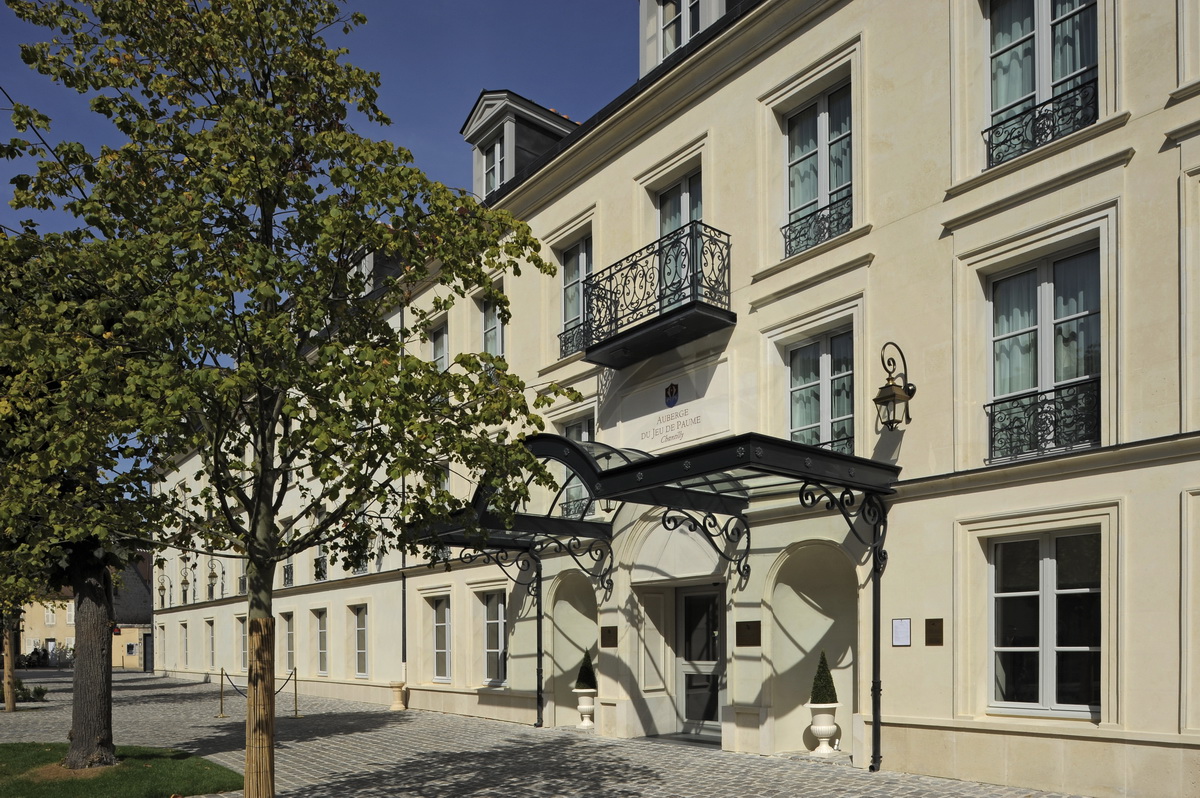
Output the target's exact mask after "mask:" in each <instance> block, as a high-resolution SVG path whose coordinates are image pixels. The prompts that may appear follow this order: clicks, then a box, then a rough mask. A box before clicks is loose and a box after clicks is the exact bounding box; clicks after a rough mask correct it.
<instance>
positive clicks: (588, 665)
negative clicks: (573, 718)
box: [571, 651, 596, 729]
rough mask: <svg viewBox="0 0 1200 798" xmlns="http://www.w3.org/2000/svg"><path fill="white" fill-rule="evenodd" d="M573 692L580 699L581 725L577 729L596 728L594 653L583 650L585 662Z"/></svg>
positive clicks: (581, 666)
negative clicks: (594, 718)
mask: <svg viewBox="0 0 1200 798" xmlns="http://www.w3.org/2000/svg"><path fill="white" fill-rule="evenodd" d="M571 692H573V693H575V695H576V696H577V697H578V699H579V706H578V707H577V709H578V710H579V717H580V721H579V725H578V726H576V727H575V728H577V729H592V728H595V725H596V724H595V723H593V722H592V716H594V715H595V714H596V670H595V668H593V667H592V653H591V652H590V651H585V652H583V664H581V665H580V666H579V676H578V677H576V679H575V689H574V690H572V691H571Z"/></svg>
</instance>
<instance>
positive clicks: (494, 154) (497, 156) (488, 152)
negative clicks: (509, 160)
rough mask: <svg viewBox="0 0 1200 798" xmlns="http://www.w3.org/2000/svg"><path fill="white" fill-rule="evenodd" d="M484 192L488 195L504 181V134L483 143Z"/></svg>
mask: <svg viewBox="0 0 1200 798" xmlns="http://www.w3.org/2000/svg"><path fill="white" fill-rule="evenodd" d="M481 149H482V150H483V194H484V196H485V197H486V196H487V195H488V194H491V193H492V192H493V191H495V190H496V189H498V188H500V184H501V183H503V182H504V178H505V174H504V136H502V135H501V136H496V138H494V139H492V140H491V141H489V142H488V143H487V144H485V145H483V147H482V148H481Z"/></svg>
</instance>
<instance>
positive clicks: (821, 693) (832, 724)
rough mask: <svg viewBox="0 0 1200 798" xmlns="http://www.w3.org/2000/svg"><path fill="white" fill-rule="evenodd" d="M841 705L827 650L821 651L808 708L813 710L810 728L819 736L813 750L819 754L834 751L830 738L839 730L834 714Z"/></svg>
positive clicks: (813, 733)
mask: <svg viewBox="0 0 1200 798" xmlns="http://www.w3.org/2000/svg"><path fill="white" fill-rule="evenodd" d="M839 706H841V704H839V703H838V700H837V690H836V689H835V688H834V686H833V674H832V673H830V672H829V663H828V662H827V661H826V659H825V652H824V651H822V652H821V662H820V664H818V665H817V673H816V675H815V676H813V686H812V696H811V698H809V701H808V709H809V711H810V712H812V724H811V725H810V726H809V727H808V730H809V731H810V732H812V736H813V737H816V738H817V747H816V749H815V750H814V751H813V753H814V754H816V755H818V756H827V755H829V754H832V753H833V747H832V746H830V745H829V739H830V738H831V737H833V736H834V735H835V734H837V732H838V726H837V722H836V721H835V720H834V714H835V713H836V712H837V708H838V707H839Z"/></svg>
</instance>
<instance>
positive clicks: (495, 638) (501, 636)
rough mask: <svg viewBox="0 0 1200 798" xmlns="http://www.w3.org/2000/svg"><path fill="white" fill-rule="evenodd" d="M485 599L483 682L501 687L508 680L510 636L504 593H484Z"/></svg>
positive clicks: (499, 591) (500, 591)
mask: <svg viewBox="0 0 1200 798" xmlns="http://www.w3.org/2000/svg"><path fill="white" fill-rule="evenodd" d="M482 598H483V610H484V617H483V641H484V642H483V680H484V682H485V683H487V684H490V685H501V684H504V682H505V681H506V680H507V679H508V662H507V660H508V643H507V639H508V634H507V631H508V630H507V629H506V620H507V619H506V617H505V607H504V604H505V602H504V591H502V590H498V591H495V592H493V593H484V594H483V595H482Z"/></svg>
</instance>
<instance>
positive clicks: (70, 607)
mask: <svg viewBox="0 0 1200 798" xmlns="http://www.w3.org/2000/svg"><path fill="white" fill-rule="evenodd" d="M74 625H75V599H73V598H72V599H71V600H70V601H68V602H67V626H74Z"/></svg>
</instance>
